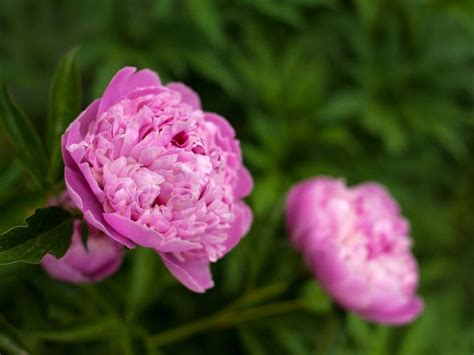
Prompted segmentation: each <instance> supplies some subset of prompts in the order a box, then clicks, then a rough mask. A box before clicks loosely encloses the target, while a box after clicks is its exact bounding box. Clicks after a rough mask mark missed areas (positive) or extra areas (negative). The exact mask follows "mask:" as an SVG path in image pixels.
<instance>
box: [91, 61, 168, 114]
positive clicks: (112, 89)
mask: <svg viewBox="0 0 474 355" xmlns="http://www.w3.org/2000/svg"><path fill="white" fill-rule="evenodd" d="M160 85H161V82H160V78H159V77H158V75H157V74H156V73H155V72H153V71H151V70H148V69H145V70H140V71H138V72H136V68H133V67H125V68H123V69H121V70H119V71H118V73H117V74H115V76H114V77H113V78H112V80H111V81H110V83H109V85H108V86H107V89H105V92H104V95H103V96H102V99H101V100H100V106H99V111H98V113H97V115H98V116H100V115H101V114H102V113H104V112H105V111H107V109H108V108H109V107H111V106H113V105H114V104H116V103H117V102H118V101H119V100H120V99H121V98H122V97H124V96H125V95H127V94H128V93H130V92H132V91H134V90H136V89H138V88H145V87H149V86H160Z"/></svg>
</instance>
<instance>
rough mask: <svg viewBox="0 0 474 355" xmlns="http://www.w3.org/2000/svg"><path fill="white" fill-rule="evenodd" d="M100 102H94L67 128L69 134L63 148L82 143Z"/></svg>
mask: <svg viewBox="0 0 474 355" xmlns="http://www.w3.org/2000/svg"><path fill="white" fill-rule="evenodd" d="M99 105H100V100H99V99H97V100H94V101H93V102H92V103H91V104H90V105H89V106H87V108H86V109H85V110H84V111H82V113H81V114H80V115H79V117H77V118H76V119H75V120H74V121H73V122H72V123H71V124H70V125H69V127H68V128H67V130H66V132H69V134H68V137H67V140H64V142H63V147H64V146H66V147H68V146H70V145H71V144H76V143H79V142H80V141H82V140H83V139H84V137H85V135H86V134H87V131H88V130H89V126H90V125H91V123H92V122H93V121H94V120H95V119H96V117H97V110H98V109H99Z"/></svg>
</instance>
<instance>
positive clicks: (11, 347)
mask: <svg viewBox="0 0 474 355" xmlns="http://www.w3.org/2000/svg"><path fill="white" fill-rule="evenodd" d="M2 352H5V354H11V355H28V354H29V352H28V351H27V350H26V348H25V346H24V345H23V344H22V341H21V339H20V337H19V335H18V332H17V330H16V329H15V328H14V327H13V326H12V325H11V324H9V323H8V322H7V321H6V319H5V318H4V317H3V316H2V315H0V353H2Z"/></svg>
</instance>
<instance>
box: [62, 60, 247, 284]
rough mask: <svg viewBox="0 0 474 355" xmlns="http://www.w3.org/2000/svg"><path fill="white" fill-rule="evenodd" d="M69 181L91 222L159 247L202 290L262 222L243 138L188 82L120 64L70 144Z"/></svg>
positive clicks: (66, 152)
mask: <svg viewBox="0 0 474 355" xmlns="http://www.w3.org/2000/svg"><path fill="white" fill-rule="evenodd" d="M62 146H63V157H64V162H65V180H66V185H67V188H68V191H69V193H70V194H71V197H72V199H73V201H74V203H75V204H76V205H77V207H78V208H79V209H80V210H82V212H83V213H84V216H85V218H86V220H87V221H88V222H89V223H90V224H91V225H92V226H94V227H95V228H97V229H98V230H100V231H102V232H104V233H105V234H107V235H108V236H110V237H111V238H113V239H114V240H116V241H118V242H120V243H122V244H123V245H125V246H127V247H129V248H132V247H134V246H135V245H141V246H144V247H148V248H152V249H154V250H155V251H156V252H158V253H159V255H160V256H161V259H162V260H163V262H164V264H165V265H166V266H167V267H168V269H169V270H170V271H171V273H172V274H173V275H174V276H175V277H176V278H177V279H178V280H179V281H181V282H182V283H183V284H184V285H185V286H187V287H188V288H190V289H191V290H193V291H195V292H204V291H205V290H206V289H208V288H210V287H212V286H213V281H212V275H211V273H210V262H215V261H216V260H218V259H219V258H221V257H223V256H224V255H225V254H226V253H227V252H228V251H229V250H230V249H232V248H233V247H234V246H235V245H236V244H237V243H238V242H239V240H240V239H241V238H242V237H243V236H244V235H245V234H246V233H247V231H248V229H249V228H250V225H251V221H252V213H251V211H250V209H249V207H248V206H247V205H246V204H245V203H244V202H243V201H242V200H241V199H242V198H243V197H245V196H247V195H248V194H249V193H250V191H251V190H252V185H253V183H252V178H251V176H250V174H249V173H248V171H247V169H246V168H245V167H244V166H243V163H242V156H241V151H240V146H239V142H238V141H237V140H236V138H235V132H234V130H233V128H232V127H231V126H230V124H229V123H228V122H227V121H226V120H225V119H224V118H223V117H221V116H219V115H217V114H214V113H208V112H203V111H202V110H201V103H200V99H199V97H198V95H197V94H196V93H195V92H194V91H193V90H191V89H190V88H188V87H187V86H185V85H183V84H181V83H170V84H168V85H166V86H164V85H162V84H161V83H160V79H159V78H158V76H157V75H156V74H155V73H154V72H152V71H150V70H141V71H138V72H136V71H135V68H124V69H122V70H120V71H119V72H118V73H117V74H116V75H115V77H114V78H113V79H112V81H111V82H110V84H109V86H108V87H107V89H106V90H105V93H104V95H103V97H102V98H101V99H98V100H95V101H94V102H93V103H92V104H91V105H90V106H89V107H88V108H87V109H86V110H85V111H84V112H82V113H81V115H80V116H79V117H78V118H77V119H76V120H75V121H74V122H73V123H72V124H71V125H70V126H69V128H68V129H67V131H66V133H65V134H64V136H63V140H62Z"/></svg>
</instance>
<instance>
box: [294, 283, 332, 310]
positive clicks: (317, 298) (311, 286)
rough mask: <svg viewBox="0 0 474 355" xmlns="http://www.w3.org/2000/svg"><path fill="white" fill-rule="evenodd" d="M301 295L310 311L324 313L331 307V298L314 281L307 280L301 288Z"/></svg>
mask: <svg viewBox="0 0 474 355" xmlns="http://www.w3.org/2000/svg"><path fill="white" fill-rule="evenodd" d="M301 295H302V297H303V298H304V300H305V303H306V307H307V309H308V310H310V311H311V312H315V313H326V312H328V311H329V310H330V309H331V299H330V298H329V297H328V295H327V294H326V293H325V292H324V291H323V289H322V288H321V287H320V286H319V284H317V283H316V281H308V282H307V283H306V284H305V285H304V286H303V288H302V289H301Z"/></svg>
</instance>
